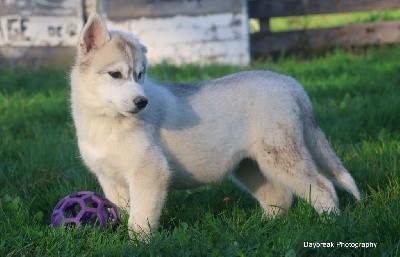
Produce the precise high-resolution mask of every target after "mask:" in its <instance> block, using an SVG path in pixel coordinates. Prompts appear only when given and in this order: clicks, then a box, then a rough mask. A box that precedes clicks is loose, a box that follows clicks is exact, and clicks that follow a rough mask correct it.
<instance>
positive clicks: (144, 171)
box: [128, 151, 170, 241]
mask: <svg viewBox="0 0 400 257" xmlns="http://www.w3.org/2000/svg"><path fill="white" fill-rule="evenodd" d="M146 156H147V157H146V158H144V159H143V160H142V161H141V162H140V164H139V165H138V166H136V167H137V168H136V169H135V171H134V172H133V173H132V174H130V177H129V178H128V180H129V181H128V183H129V193H130V202H131V204H130V211H129V220H128V225H129V230H130V231H129V234H130V236H131V237H134V235H135V233H139V239H140V240H144V241H147V240H148V239H149V236H150V232H151V231H153V230H155V229H157V227H158V221H159V218H160V215H161V210H162V208H163V205H164V200H165V197H166V195H167V190H168V184H169V179H170V171H169V169H168V164H167V161H166V159H165V157H164V156H163V155H162V154H160V152H158V151H157V152H156V153H155V152H154V151H152V152H150V153H147V154H146Z"/></svg>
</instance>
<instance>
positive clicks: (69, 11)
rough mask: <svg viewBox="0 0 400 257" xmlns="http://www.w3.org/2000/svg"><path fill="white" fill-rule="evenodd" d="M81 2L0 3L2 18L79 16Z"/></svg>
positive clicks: (34, 0)
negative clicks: (16, 16)
mask: <svg viewBox="0 0 400 257" xmlns="http://www.w3.org/2000/svg"><path fill="white" fill-rule="evenodd" d="M79 5H80V1H78V0H52V1H43V0H30V1H26V0H9V1H0V16H3V15H13V14H16V15H21V16H32V15H37V16H77V15H79V10H78V9H79V8H80V6H79Z"/></svg>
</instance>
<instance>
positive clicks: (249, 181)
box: [231, 159, 292, 218]
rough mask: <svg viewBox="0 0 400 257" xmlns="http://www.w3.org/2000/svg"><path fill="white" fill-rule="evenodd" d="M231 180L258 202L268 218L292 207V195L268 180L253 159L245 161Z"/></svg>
mask: <svg viewBox="0 0 400 257" xmlns="http://www.w3.org/2000/svg"><path fill="white" fill-rule="evenodd" d="M231 179H232V180H233V182H235V183H236V184H238V185H239V186H240V187H242V188H243V189H244V190H246V191H248V192H249V193H250V194H252V195H253V197H254V198H255V199H256V200H258V202H259V203H260V205H261V207H262V208H263V210H264V214H265V216H267V217H271V218H274V217H276V216H278V215H282V214H284V213H285V212H286V211H287V210H288V209H289V208H290V206H291V205H292V193H291V192H290V191H289V190H288V189H285V188H283V187H281V186H280V185H278V184H275V183H273V182H272V181H270V180H267V178H266V177H265V176H264V175H263V174H262V173H261V171H260V168H259V167H258V165H257V163H256V162H255V161H253V160H251V159H245V160H243V161H242V162H241V164H240V166H239V168H238V169H237V170H236V171H235V172H234V173H233V174H232V176H231Z"/></svg>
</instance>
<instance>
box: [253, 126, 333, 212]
mask: <svg viewBox="0 0 400 257" xmlns="http://www.w3.org/2000/svg"><path fill="white" fill-rule="evenodd" d="M253 151H254V156H255V159H256V160H257V163H258V165H259V166H260V169H261V172H262V173H263V174H264V175H265V176H266V177H267V179H270V180H272V181H274V182H276V183H278V184H281V185H284V186H286V187H287V188H288V189H289V190H291V191H292V192H293V193H295V194H296V195H298V196H299V197H301V198H303V199H305V200H307V201H310V202H311V204H312V206H313V207H314V208H315V210H316V211H317V212H318V213H322V212H324V211H329V212H334V213H339V207H338V197H337V195H336V191H335V189H334V187H333V184H332V183H331V182H330V181H329V180H328V179H326V178H325V177H324V176H323V175H321V174H319V173H318V170H317V167H316V165H315V163H314V161H313V159H312V157H311V155H310V154H309V152H308V150H307V148H306V146H305V144H304V140H303V137H302V133H301V128H300V129H298V130H296V129H294V128H290V127H286V129H281V130H278V132H277V133H276V134H273V135H272V136H270V137H269V138H265V139H263V140H260V141H259V142H258V144H256V146H255V148H254V149H253Z"/></svg>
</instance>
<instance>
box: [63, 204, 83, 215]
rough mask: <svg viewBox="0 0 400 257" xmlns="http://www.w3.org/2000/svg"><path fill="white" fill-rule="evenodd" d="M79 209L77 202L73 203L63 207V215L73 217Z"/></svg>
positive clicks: (80, 207)
mask: <svg viewBox="0 0 400 257" xmlns="http://www.w3.org/2000/svg"><path fill="white" fill-rule="evenodd" d="M81 210H82V206H81V205H80V204H79V203H73V204H72V205H70V206H68V207H67V208H65V211H64V216H65V217H66V218H75V217H76V216H77V215H78V213H79V212H80V211H81Z"/></svg>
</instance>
